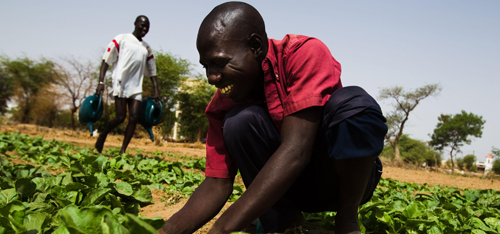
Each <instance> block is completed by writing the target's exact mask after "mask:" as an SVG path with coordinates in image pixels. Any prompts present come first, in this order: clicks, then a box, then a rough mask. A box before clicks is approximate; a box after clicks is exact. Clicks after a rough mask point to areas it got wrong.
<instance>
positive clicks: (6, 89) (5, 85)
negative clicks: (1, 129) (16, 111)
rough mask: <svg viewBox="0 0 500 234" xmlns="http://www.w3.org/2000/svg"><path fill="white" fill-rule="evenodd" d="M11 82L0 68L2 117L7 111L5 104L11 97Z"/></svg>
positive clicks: (0, 111)
mask: <svg viewBox="0 0 500 234" xmlns="http://www.w3.org/2000/svg"><path fill="white" fill-rule="evenodd" d="M12 94H13V92H12V80H11V79H10V77H8V76H7V75H6V74H5V72H4V71H3V69H2V67H0V114H1V115H3V114H5V112H6V111H7V107H8V106H7V102H8V101H9V100H10V98H11V97H12Z"/></svg>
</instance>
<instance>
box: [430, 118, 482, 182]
mask: <svg viewBox="0 0 500 234" xmlns="http://www.w3.org/2000/svg"><path fill="white" fill-rule="evenodd" d="M485 122H486V121H484V120H483V117H482V116H477V115H474V114H473V113H467V112H465V111H464V110H462V112H461V113H459V114H456V115H444V114H442V115H441V116H439V117H438V123H437V126H436V128H435V129H434V133H433V134H432V136H431V139H432V140H431V142H430V145H432V146H434V148H435V149H437V150H443V149H444V148H445V147H448V146H449V147H450V159H451V173H453V172H454V166H455V165H454V164H453V155H454V153H455V154H456V153H458V152H461V151H460V147H462V146H463V145H464V144H470V143H471V138H470V137H476V138H480V137H481V136H482V134H483V125H484V123H485Z"/></svg>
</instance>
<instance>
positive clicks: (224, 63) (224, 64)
mask: <svg viewBox="0 0 500 234" xmlns="http://www.w3.org/2000/svg"><path fill="white" fill-rule="evenodd" d="M226 64H227V62H226V61H216V62H215V63H214V65H215V66H217V67H224V66H226Z"/></svg>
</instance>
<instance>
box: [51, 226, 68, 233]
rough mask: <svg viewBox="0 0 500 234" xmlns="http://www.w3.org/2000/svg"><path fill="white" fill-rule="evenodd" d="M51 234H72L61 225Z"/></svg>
mask: <svg viewBox="0 0 500 234" xmlns="http://www.w3.org/2000/svg"><path fill="white" fill-rule="evenodd" d="M52 234H72V233H71V232H69V230H68V228H66V226H64V225H61V226H59V227H57V229H56V230H54V232H53V233H52Z"/></svg>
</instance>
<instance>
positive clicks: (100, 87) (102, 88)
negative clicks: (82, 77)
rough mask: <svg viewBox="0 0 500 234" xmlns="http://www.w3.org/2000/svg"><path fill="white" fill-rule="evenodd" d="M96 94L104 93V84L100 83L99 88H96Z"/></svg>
mask: <svg viewBox="0 0 500 234" xmlns="http://www.w3.org/2000/svg"><path fill="white" fill-rule="evenodd" d="M95 93H96V94H103V93H104V84H98V85H97V88H96V89H95Z"/></svg>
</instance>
